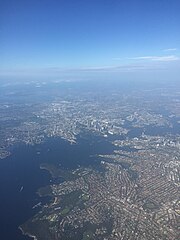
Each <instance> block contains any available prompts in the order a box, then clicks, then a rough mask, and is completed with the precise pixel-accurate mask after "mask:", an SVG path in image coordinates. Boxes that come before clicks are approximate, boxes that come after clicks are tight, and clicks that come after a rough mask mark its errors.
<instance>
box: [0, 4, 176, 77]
mask: <svg viewBox="0 0 180 240" xmlns="http://www.w3.org/2000/svg"><path fill="white" fill-rule="evenodd" d="M179 59H180V1H179V0H11V1H10V0H4V1H3V0H0V71H1V73H0V76H1V78H3V77H11V78H13V77H15V76H16V77H18V76H21V77H22V76H23V77H29V78H30V77H32V76H36V77H38V76H39V77H43V76H54V77H55V78H58V77H67V76H68V77H69V78H71V77H82V78H83V77H85V76H86V75H89V76H99V77H100V76H107V75H108V76H111V75H112V76H113V74H114V76H115V75H116V76H121V75H122V76H124V75H126V74H128V73H129V76H130V75H132V76H133V73H135V74H137V75H138V73H142V76H143V77H144V76H146V74H147V75H149V74H150V75H152V76H154V75H156V77H157V76H158V74H161V76H162V77H163V76H170V75H171V74H172V73H173V74H174V76H173V77H176V78H178V72H179V69H180V60H179ZM179 75H180V73H179Z"/></svg>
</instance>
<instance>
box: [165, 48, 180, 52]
mask: <svg viewBox="0 0 180 240" xmlns="http://www.w3.org/2000/svg"><path fill="white" fill-rule="evenodd" d="M163 51H164V52H172V51H177V48H167V49H164V50H163Z"/></svg>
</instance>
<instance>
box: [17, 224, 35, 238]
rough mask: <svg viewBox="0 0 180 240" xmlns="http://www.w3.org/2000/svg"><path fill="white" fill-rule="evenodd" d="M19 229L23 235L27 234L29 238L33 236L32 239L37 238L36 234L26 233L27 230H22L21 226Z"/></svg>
mask: <svg viewBox="0 0 180 240" xmlns="http://www.w3.org/2000/svg"><path fill="white" fill-rule="evenodd" d="M19 229H20V230H21V232H22V234H23V235H25V236H28V237H30V238H33V239H34V240H38V239H37V237H36V236H34V235H32V234H30V233H28V232H24V230H23V229H22V227H19Z"/></svg>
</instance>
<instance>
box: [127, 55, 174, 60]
mask: <svg viewBox="0 0 180 240" xmlns="http://www.w3.org/2000/svg"><path fill="white" fill-rule="evenodd" d="M129 59H132V60H150V61H158V62H171V61H177V60H179V57H177V56H175V55H168V56H142V57H133V58H129Z"/></svg>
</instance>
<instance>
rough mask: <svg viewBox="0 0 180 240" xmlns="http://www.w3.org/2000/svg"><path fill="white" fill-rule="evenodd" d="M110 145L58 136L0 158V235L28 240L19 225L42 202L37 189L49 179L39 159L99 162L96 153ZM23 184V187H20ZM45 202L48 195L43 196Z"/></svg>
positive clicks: (66, 162)
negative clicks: (74, 142)
mask: <svg viewBox="0 0 180 240" xmlns="http://www.w3.org/2000/svg"><path fill="white" fill-rule="evenodd" d="M112 150H113V146H112V145H111V144H109V143H108V141H107V140H105V139H102V138H100V137H92V136H88V137H84V138H81V139H80V138H79V139H78V144H76V145H70V144H69V143H68V142H67V141H64V140H62V139H59V138H51V139H47V140H46V141H45V142H44V143H42V144H39V145H35V146H26V145H20V146H16V147H15V148H14V149H13V152H12V155H11V156H9V157H7V158H6V159H4V160H1V162H0V171H1V173H0V216H1V217H0V236H1V240H28V239H30V238H29V237H27V236H23V235H22V233H21V231H20V230H19V229H18V227H19V225H20V224H22V223H24V222H25V221H26V220H27V219H29V218H30V217H31V216H33V215H34V214H35V213H36V212H38V211H39V210H40V209H39V208H34V209H32V207H33V206H34V205H36V204H37V203H39V202H40V201H41V202H42V199H40V198H39V197H38V195H37V194H36V191H37V189H38V188H39V187H41V186H46V185H48V184H49V183H50V180H51V176H50V174H49V173H48V172H47V171H44V170H41V169H40V167H39V166H40V163H43V162H52V163H56V164H57V163H58V164H59V165H60V166H61V167H62V168H64V169H73V168H77V167H78V166H79V165H80V166H89V165H98V161H100V160H99V159H98V158H97V157H96V154H98V153H101V154H103V153H104V154H105V153H110V152H112ZM22 187H23V189H22ZM43 201H44V203H45V202H46V201H48V199H44V200H43Z"/></svg>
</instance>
